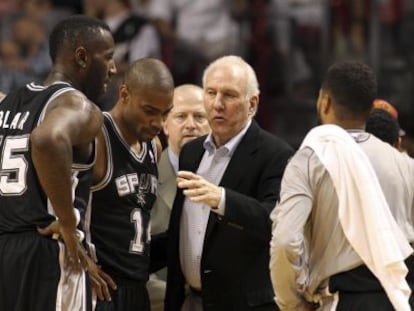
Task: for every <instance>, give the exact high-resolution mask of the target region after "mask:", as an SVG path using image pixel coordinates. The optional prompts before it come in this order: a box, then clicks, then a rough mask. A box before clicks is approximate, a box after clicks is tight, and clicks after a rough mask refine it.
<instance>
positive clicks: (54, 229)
mask: <svg viewBox="0 0 414 311" xmlns="http://www.w3.org/2000/svg"><path fill="white" fill-rule="evenodd" d="M37 231H38V232H39V233H40V234H42V235H45V236H49V235H52V237H53V238H54V239H56V240H57V239H59V238H61V239H62V240H63V242H64V243H65V247H66V250H67V259H68V261H69V265H70V266H71V267H72V268H73V269H74V271H77V272H79V271H80V268H81V266H80V261H79V253H78V247H77V244H78V238H77V233H76V227H74V226H63V225H62V224H61V223H60V222H59V221H58V220H55V221H53V222H52V223H50V225H49V226H47V227H45V228H37Z"/></svg>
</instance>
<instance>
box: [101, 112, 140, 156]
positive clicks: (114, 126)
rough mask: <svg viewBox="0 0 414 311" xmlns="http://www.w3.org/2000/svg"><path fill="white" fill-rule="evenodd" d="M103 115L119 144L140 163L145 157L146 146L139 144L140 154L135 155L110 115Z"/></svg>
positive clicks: (106, 113) (105, 113)
mask: <svg viewBox="0 0 414 311" xmlns="http://www.w3.org/2000/svg"><path fill="white" fill-rule="evenodd" d="M104 115H105V116H106V117H107V118H108V120H109V122H110V123H111V125H112V128H113V129H114V132H115V134H116V135H117V136H118V139H119V140H120V142H121V143H122V144H123V145H124V146H125V149H126V150H128V152H129V153H130V154H131V155H132V156H133V157H134V158H135V159H136V160H137V161H138V162H140V163H142V162H143V161H144V159H145V156H146V154H147V144H146V143H141V152H140V153H139V154H136V153H135V152H134V151H133V150H132V148H131V146H130V145H129V144H128V143H127V142H126V141H125V139H124V137H123V136H122V133H121V130H120V129H119V127H118V125H116V122H115V121H114V119H113V118H112V116H111V114H110V113H108V112H104Z"/></svg>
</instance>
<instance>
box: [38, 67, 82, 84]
mask: <svg viewBox="0 0 414 311" xmlns="http://www.w3.org/2000/svg"><path fill="white" fill-rule="evenodd" d="M58 81H62V82H66V83H68V84H70V85H71V86H73V87H74V88H76V89H79V87H78V84H77V83H76V82H75V80H74V79H73V78H72V77H71V76H70V74H68V73H65V72H63V70H60V69H58V68H56V69H52V70H51V71H50V73H49V75H48V76H47V78H46V80H45V82H44V84H45V85H50V84H52V83H54V82H58Z"/></svg>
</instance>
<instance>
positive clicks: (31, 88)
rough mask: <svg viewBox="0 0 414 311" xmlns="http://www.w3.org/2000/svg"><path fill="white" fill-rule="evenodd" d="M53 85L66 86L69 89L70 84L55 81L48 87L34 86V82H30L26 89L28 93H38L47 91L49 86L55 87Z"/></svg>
mask: <svg viewBox="0 0 414 311" xmlns="http://www.w3.org/2000/svg"><path fill="white" fill-rule="evenodd" d="M55 84H66V85H67V86H69V87H71V85H70V83H68V82H65V81H55V82H53V83H52V84H50V85H40V84H36V83H35V82H31V83H28V84H26V87H27V88H28V89H29V90H30V91H34V92H40V91H43V90H45V89H47V88H48V87H49V86H51V85H55Z"/></svg>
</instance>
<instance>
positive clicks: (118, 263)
mask: <svg viewBox="0 0 414 311" xmlns="http://www.w3.org/2000/svg"><path fill="white" fill-rule="evenodd" d="M104 116H105V118H104V127H103V134H104V138H105V144H106V149H107V173H106V176H105V177H104V179H103V180H102V181H101V182H100V183H99V184H97V185H95V186H93V187H92V192H91V200H90V201H89V202H90V205H89V207H88V213H87V215H86V225H87V228H86V229H85V232H86V235H87V237H86V239H87V242H88V244H89V247H90V251H91V253H92V254H95V257H97V258H95V259H97V261H98V264H99V265H101V266H102V268H103V270H104V271H107V272H108V271H109V272H110V274H111V273H112V274H113V276H116V277H118V278H126V279H130V280H136V281H144V280H147V279H148V269H149V242H150V210H151V208H152V206H153V203H154V201H155V198H156V191H157V176H158V170H157V160H156V159H157V157H156V146H155V144H154V143H153V142H148V143H147V142H143V143H142V144H141V152H140V153H139V154H136V153H135V152H134V151H133V150H132V149H131V148H130V146H129V145H128V144H127V143H126V142H125V140H124V139H123V137H122V135H121V132H120V130H119V129H118V127H117V125H116V124H115V122H114V120H113V119H112V117H111V115H110V114H109V113H104ZM89 234H90V235H89ZM91 242H92V244H91Z"/></svg>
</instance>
